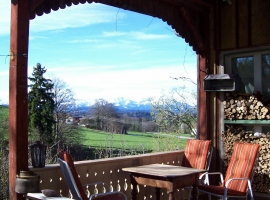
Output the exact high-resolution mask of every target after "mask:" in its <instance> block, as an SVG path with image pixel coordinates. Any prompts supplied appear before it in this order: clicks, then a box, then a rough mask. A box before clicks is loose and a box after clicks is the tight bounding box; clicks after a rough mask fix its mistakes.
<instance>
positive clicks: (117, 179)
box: [31, 150, 185, 200]
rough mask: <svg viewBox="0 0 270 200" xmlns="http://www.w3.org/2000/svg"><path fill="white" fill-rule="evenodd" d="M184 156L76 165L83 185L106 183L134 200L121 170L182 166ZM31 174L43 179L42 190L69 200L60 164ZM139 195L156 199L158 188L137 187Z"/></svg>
mask: <svg viewBox="0 0 270 200" xmlns="http://www.w3.org/2000/svg"><path fill="white" fill-rule="evenodd" d="M183 153H184V151H182V150H179V151H170V152H162V153H149V154H143V155H136V156H125V157H117V158H108V159H98V160H89V161H79V162H75V166H76V170H77V172H78V174H79V177H80V180H81V182H82V184H83V185H84V184H87V183H92V182H105V183H107V184H108V185H109V187H110V189H109V190H119V191H122V192H123V193H125V194H126V195H127V197H128V199H131V190H132V185H131V184H130V177H129V174H128V173H126V172H123V171H122V170H121V169H122V168H124V167H133V166H139V165H145V164H154V163H163V164H171V165H180V163H181V161H182V158H183ZM31 170H33V171H35V173H37V174H39V175H40V189H54V190H55V191H57V192H59V193H60V194H61V195H62V196H65V197H69V196H70V195H69V190H68V187H67V184H66V182H65V180H64V178H63V174H62V172H61V169H60V166H59V164H54V165H46V166H45V167H44V168H32V169H31ZM97 189H98V190H102V186H100V187H97ZM107 191H108V190H107ZM138 191H139V193H138V196H137V197H138V200H148V199H149V200H153V199H155V188H151V187H146V186H141V185H140V186H138ZM86 192H88V193H90V194H93V193H94V186H93V187H91V188H87V189H86ZM178 195H180V192H178V191H177V192H176V193H175V198H176V199H180V197H177V196H178ZM184 195H185V192H184ZM163 199H164V200H165V199H168V195H167V191H166V190H161V200H163Z"/></svg>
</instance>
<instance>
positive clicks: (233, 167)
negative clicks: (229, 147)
mask: <svg viewBox="0 0 270 200" xmlns="http://www.w3.org/2000/svg"><path fill="white" fill-rule="evenodd" d="M259 148H260V145H259V144H251V143H240V142H236V143H235V145H234V149H233V154H232V157H231V159H230V162H229V165H228V168H227V171H226V176H225V180H224V183H225V182H226V181H227V180H229V179H231V178H248V179H250V180H252V178H253V173H254V166H255V164H256V159H257V157H258V154H259ZM224 183H223V185H224ZM247 187H248V182H247V181H246V180H235V181H231V183H230V184H229V185H228V188H229V189H233V190H236V191H239V192H246V191H247Z"/></svg>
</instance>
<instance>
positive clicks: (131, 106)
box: [114, 97, 150, 111]
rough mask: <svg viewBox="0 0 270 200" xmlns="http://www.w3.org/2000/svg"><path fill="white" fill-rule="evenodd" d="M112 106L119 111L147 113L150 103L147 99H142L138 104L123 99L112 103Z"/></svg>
mask: <svg viewBox="0 0 270 200" xmlns="http://www.w3.org/2000/svg"><path fill="white" fill-rule="evenodd" d="M114 105H115V106H116V107H117V108H118V109H119V110H137V111H149V110H150V103H149V101H148V100H147V99H143V100H141V101H139V102H137V101H133V100H129V99H125V98H123V97H121V98H117V99H116V100H115V102H114Z"/></svg>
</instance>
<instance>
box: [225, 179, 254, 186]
mask: <svg viewBox="0 0 270 200" xmlns="http://www.w3.org/2000/svg"><path fill="white" fill-rule="evenodd" d="M234 180H247V181H248V185H249V184H251V182H250V180H249V178H230V179H229V180H228V181H227V182H226V183H225V187H226V188H227V187H228V185H229V184H230V182H231V181H234Z"/></svg>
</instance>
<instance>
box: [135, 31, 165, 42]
mask: <svg viewBox="0 0 270 200" xmlns="http://www.w3.org/2000/svg"><path fill="white" fill-rule="evenodd" d="M131 36H132V37H134V38H135V39H137V40H157V39H166V38H169V37H170V35H165V34H148V33H143V32H131Z"/></svg>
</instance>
